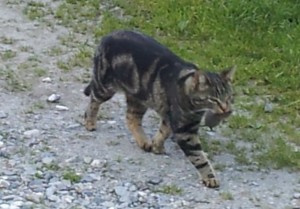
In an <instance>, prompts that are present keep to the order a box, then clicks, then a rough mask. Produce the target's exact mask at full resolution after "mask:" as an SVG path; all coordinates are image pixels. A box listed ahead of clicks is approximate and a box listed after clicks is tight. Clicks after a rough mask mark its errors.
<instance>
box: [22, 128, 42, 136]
mask: <svg viewBox="0 0 300 209" xmlns="http://www.w3.org/2000/svg"><path fill="white" fill-rule="evenodd" d="M39 135H40V131H39V130H38V129H32V130H28V131H25V132H24V136H25V137H26V138H34V137H38V136H39Z"/></svg>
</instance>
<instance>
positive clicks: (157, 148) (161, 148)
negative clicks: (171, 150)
mask: <svg viewBox="0 0 300 209" xmlns="http://www.w3.org/2000/svg"><path fill="white" fill-rule="evenodd" d="M152 152H153V153H154V154H158V155H159V154H166V151H165V147H164V146H157V145H156V144H152Z"/></svg>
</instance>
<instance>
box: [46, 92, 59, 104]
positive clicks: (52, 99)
mask: <svg viewBox="0 0 300 209" xmlns="http://www.w3.org/2000/svg"><path fill="white" fill-rule="evenodd" d="M60 98H61V96H60V95H59V94H51V95H50V96H49V97H48V99H47V101H48V102H52V103H55V102H59V100H60Z"/></svg>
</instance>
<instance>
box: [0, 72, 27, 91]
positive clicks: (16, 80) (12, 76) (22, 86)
mask: <svg viewBox="0 0 300 209" xmlns="http://www.w3.org/2000/svg"><path fill="white" fill-rule="evenodd" d="M0 77H1V78H3V80H5V82H6V86H5V88H6V89H7V90H9V91H12V92H20V91H27V90H29V89H31V87H32V86H31V84H30V83H29V82H28V81H26V80H25V79H24V78H23V77H22V76H21V75H19V73H18V72H15V71H14V70H12V69H10V68H4V69H0Z"/></svg>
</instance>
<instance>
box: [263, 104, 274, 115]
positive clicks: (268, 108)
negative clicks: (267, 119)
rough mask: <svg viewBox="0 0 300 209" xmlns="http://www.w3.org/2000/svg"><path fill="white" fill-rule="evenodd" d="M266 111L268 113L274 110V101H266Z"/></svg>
mask: <svg viewBox="0 0 300 209" xmlns="http://www.w3.org/2000/svg"><path fill="white" fill-rule="evenodd" d="M264 111H265V112H266V113H270V112H272V111H273V104H272V103H266V104H265V107H264Z"/></svg>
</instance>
